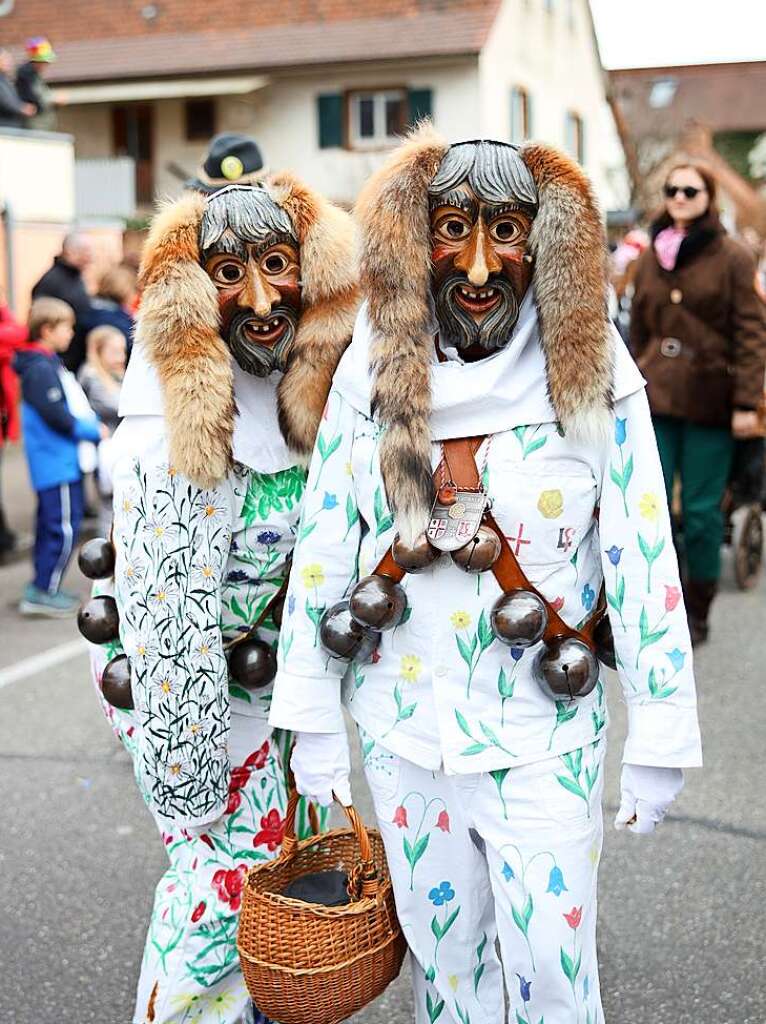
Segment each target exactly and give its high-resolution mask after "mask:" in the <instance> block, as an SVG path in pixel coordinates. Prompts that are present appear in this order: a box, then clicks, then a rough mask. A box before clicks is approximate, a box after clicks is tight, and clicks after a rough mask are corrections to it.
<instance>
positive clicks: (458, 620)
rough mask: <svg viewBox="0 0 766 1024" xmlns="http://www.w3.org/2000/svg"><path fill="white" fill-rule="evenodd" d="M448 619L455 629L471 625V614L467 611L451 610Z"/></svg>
mask: <svg viewBox="0 0 766 1024" xmlns="http://www.w3.org/2000/svg"><path fill="white" fill-rule="evenodd" d="M449 620H450V622H451V623H452V625H453V626H454V627H455V629H468V627H469V626H470V625H471V616H470V615H469V614H468V612H453V613H452V615H450V617H449Z"/></svg>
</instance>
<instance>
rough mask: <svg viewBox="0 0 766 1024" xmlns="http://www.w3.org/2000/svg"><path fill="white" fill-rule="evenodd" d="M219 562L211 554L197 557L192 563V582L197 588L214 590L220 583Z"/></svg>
mask: <svg viewBox="0 0 766 1024" xmlns="http://www.w3.org/2000/svg"><path fill="white" fill-rule="evenodd" d="M218 575H219V561H218V559H217V558H215V557H214V556H211V555H209V554H202V555H197V557H196V558H195V559H194V561H193V562H192V582H193V583H194V585H195V586H197V587H203V588H204V589H205V590H212V589H213V588H214V587H215V586H216V584H217V583H218Z"/></svg>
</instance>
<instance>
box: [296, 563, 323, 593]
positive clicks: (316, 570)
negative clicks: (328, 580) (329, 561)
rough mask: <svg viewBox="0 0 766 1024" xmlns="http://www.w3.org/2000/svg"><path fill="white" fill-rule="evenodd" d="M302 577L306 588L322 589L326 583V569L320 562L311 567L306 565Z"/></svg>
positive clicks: (312, 564) (302, 570)
mask: <svg viewBox="0 0 766 1024" xmlns="http://www.w3.org/2000/svg"><path fill="white" fill-rule="evenodd" d="M301 577H302V579H303V584H304V586H306V587H321V586H322V584H323V583H324V569H323V567H322V566H321V565H320V564H319V563H318V562H312V563H311V565H304V566H303V568H302V569H301Z"/></svg>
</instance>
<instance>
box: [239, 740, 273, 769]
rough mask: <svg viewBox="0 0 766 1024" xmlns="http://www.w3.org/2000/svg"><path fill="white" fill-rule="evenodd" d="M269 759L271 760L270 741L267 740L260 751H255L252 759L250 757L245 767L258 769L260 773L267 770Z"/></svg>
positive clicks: (251, 756)
mask: <svg viewBox="0 0 766 1024" xmlns="http://www.w3.org/2000/svg"><path fill="white" fill-rule="evenodd" d="M268 758H269V741H268V740H266V741H265V742H264V744H263V746H262V747H259V748H258V750H254V751H253V753H252V754H251V755H250V757H248V759H247V760H246V761H245V767H246V768H257V769H258V771H260V770H261V768H265V767H266V762H267V760H268ZM235 771H236V769H235Z"/></svg>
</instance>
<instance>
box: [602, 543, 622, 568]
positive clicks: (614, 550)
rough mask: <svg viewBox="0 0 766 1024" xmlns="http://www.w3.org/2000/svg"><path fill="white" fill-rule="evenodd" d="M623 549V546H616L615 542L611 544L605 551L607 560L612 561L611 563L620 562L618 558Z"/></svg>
mask: <svg viewBox="0 0 766 1024" xmlns="http://www.w3.org/2000/svg"><path fill="white" fill-rule="evenodd" d="M624 550H625V549H624V548H618V547H617V545H616V544H612V546H611V547H610V548H609V550H608V551H607V552H606V554H607V555H608V557H609V561H610V562H611V563H612V565H619V564H620V559H621V558H622V553H623V551H624Z"/></svg>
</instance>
